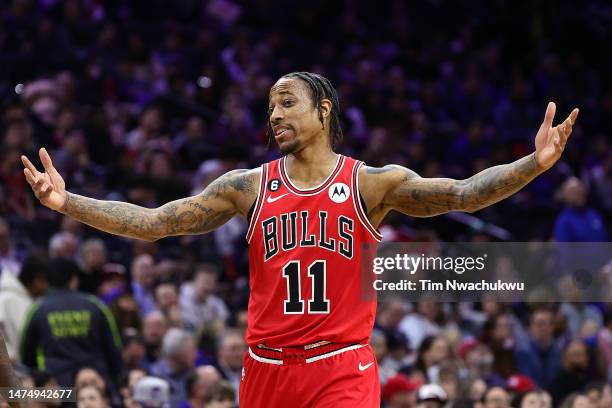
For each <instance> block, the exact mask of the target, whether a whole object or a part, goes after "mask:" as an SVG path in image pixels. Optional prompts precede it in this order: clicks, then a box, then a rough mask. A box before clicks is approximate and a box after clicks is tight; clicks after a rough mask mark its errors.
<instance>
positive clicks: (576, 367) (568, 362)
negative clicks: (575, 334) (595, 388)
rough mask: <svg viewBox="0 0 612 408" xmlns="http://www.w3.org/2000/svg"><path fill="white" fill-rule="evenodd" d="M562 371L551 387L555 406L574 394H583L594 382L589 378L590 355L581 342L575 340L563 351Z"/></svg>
mask: <svg viewBox="0 0 612 408" xmlns="http://www.w3.org/2000/svg"><path fill="white" fill-rule="evenodd" d="M561 364H562V366H561V371H560V372H559V374H558V376H557V378H556V379H555V381H554V382H553V383H552V384H551V386H550V391H551V394H552V397H553V401H554V403H555V404H557V405H558V404H560V403H561V401H563V399H564V398H565V397H566V396H567V395H569V394H571V393H573V392H582V391H584V387H585V386H586V385H587V384H588V383H589V382H590V381H592V379H591V378H590V376H589V353H588V350H587V347H586V345H585V344H584V342H583V341H581V340H573V341H572V342H570V343H569V344H568V345H567V347H566V348H565V350H563V360H562V363H561Z"/></svg>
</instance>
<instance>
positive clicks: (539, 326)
mask: <svg viewBox="0 0 612 408" xmlns="http://www.w3.org/2000/svg"><path fill="white" fill-rule="evenodd" d="M530 331H531V335H532V336H533V339H534V340H535V341H536V342H538V343H542V344H546V343H548V342H549V341H550V340H551V339H552V336H553V331H554V325H553V316H552V313H550V312H548V311H543V310H541V311H538V312H536V313H535V314H534V316H533V318H532V320H531V327H530Z"/></svg>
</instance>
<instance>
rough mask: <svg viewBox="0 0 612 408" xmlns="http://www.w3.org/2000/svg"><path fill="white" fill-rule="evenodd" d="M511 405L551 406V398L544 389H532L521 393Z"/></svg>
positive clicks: (521, 407) (532, 407) (519, 407)
mask: <svg viewBox="0 0 612 408" xmlns="http://www.w3.org/2000/svg"><path fill="white" fill-rule="evenodd" d="M513 406H516V407H517V408H552V398H551V396H550V394H549V393H547V392H546V391H544V390H533V391H529V392H527V393H525V394H523V395H521V396H520V397H519V398H518V400H517V403H516V404H514V405H513Z"/></svg>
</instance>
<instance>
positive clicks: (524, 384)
mask: <svg viewBox="0 0 612 408" xmlns="http://www.w3.org/2000/svg"><path fill="white" fill-rule="evenodd" d="M506 388H508V390H510V391H513V392H518V393H525V392H529V391H533V390H534V389H535V384H534V382H533V381H531V379H530V378H529V377H527V376H524V375H519V374H517V375H513V376H512V377H510V378H508V384H507V387H506Z"/></svg>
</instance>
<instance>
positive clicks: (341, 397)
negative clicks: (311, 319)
mask: <svg viewBox="0 0 612 408" xmlns="http://www.w3.org/2000/svg"><path fill="white" fill-rule="evenodd" d="M296 350H298V351H297V352H296ZM243 363H244V365H243V367H244V371H243V374H242V380H241V382H240V389H239V399H240V408H281V407H282V408H379V407H380V384H379V381H378V365H377V363H376V359H375V357H374V353H373V352H372V348H371V347H370V346H369V345H362V344H356V345H346V346H341V348H338V346H335V345H334V344H330V345H326V346H323V347H320V348H319V347H317V348H316V349H313V350H308V351H307V352H305V351H304V350H301V351H299V349H296V348H292V349H285V350H283V351H282V352H278V351H271V350H260V349H258V348H253V349H249V350H248V351H247V353H245V355H244V359H243Z"/></svg>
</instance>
